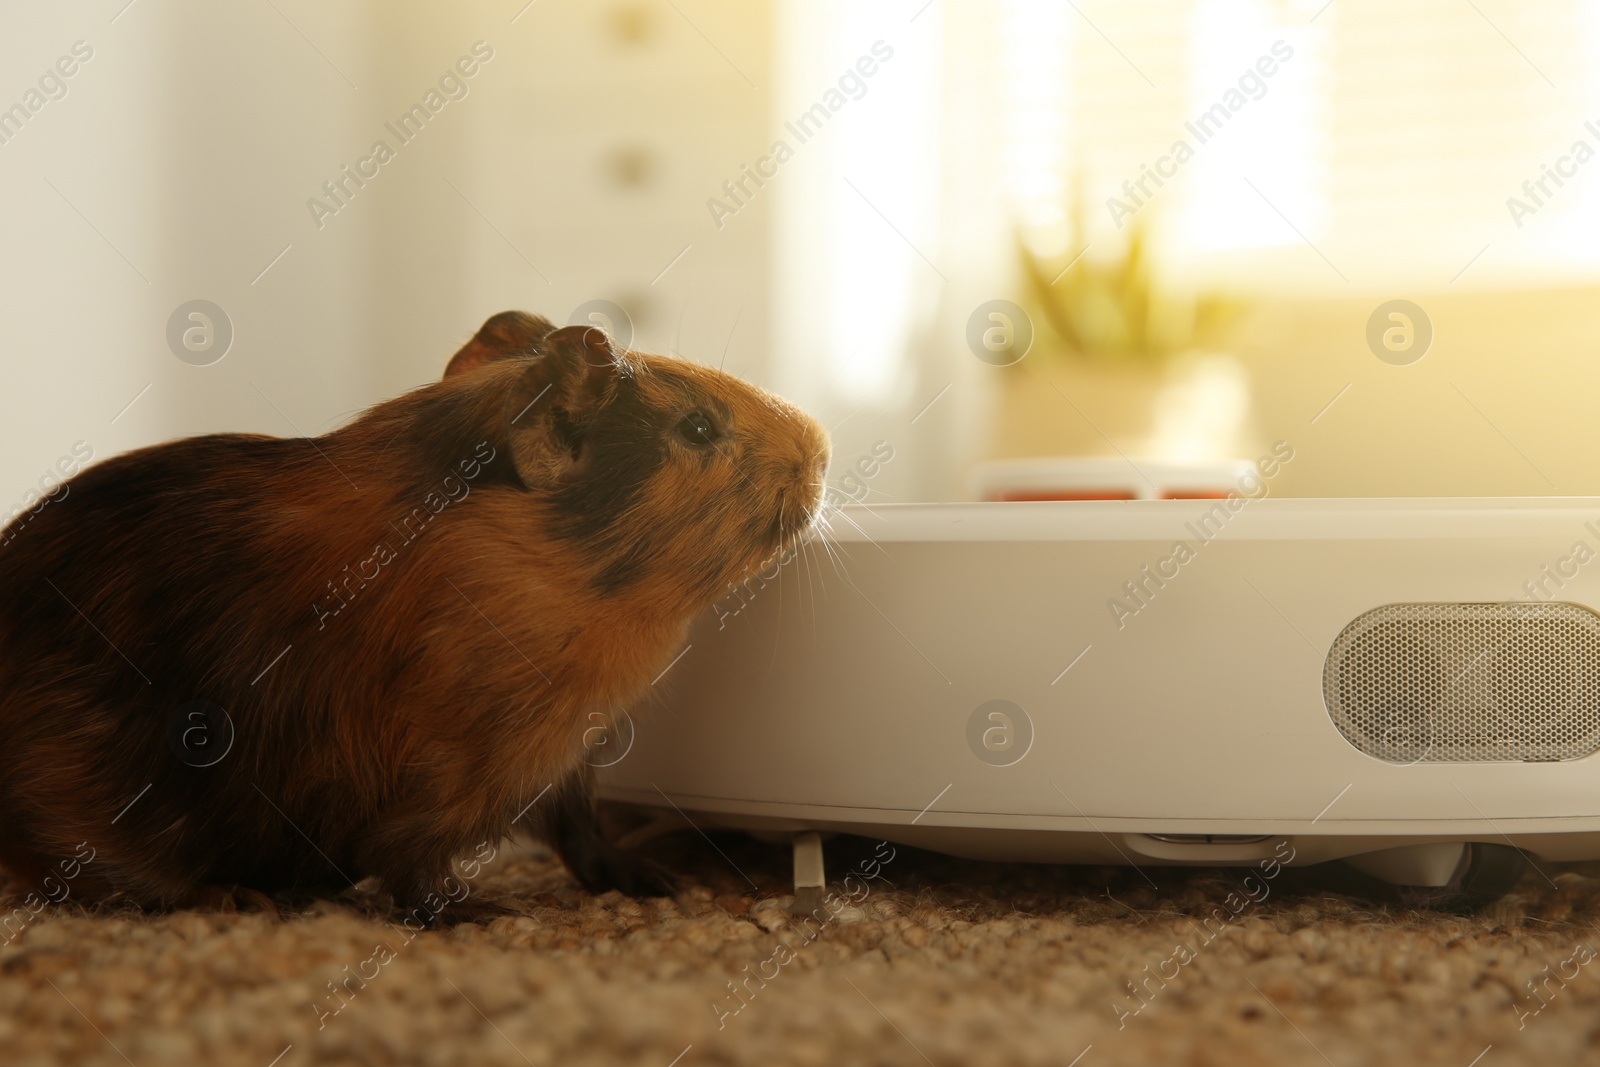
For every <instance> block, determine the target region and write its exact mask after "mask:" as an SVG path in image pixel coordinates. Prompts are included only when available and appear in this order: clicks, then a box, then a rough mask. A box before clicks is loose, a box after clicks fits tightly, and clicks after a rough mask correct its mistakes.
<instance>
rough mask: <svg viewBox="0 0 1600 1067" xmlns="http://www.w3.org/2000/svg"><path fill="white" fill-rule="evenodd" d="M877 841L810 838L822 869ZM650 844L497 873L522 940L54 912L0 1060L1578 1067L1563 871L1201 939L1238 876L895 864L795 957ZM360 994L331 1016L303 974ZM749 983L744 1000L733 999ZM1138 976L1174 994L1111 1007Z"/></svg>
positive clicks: (723, 848)
mask: <svg viewBox="0 0 1600 1067" xmlns="http://www.w3.org/2000/svg"><path fill="white" fill-rule="evenodd" d="M873 847H874V843H873V842H869V841H862V840H858V839H850V838H843V839H836V840H835V841H832V842H830V856H829V860H830V876H835V877H840V876H842V875H843V874H844V873H845V871H846V869H847V868H855V867H857V866H858V865H859V864H860V863H861V862H862V861H864V860H866V859H868V858H870V857H871V855H872V853H873ZM648 850H649V851H650V852H652V853H653V854H654V855H656V856H657V857H658V858H661V859H663V860H665V861H666V862H668V863H669V864H670V865H672V866H674V867H675V868H676V869H678V870H679V871H680V872H682V873H683V874H684V876H685V885H686V888H685V889H684V891H683V892H682V893H681V894H680V896H679V897H678V899H676V900H675V901H665V900H658V901H645V902H635V901H633V900H628V899H624V898H621V897H619V896H617V895H615V894H610V895H607V896H604V897H599V898H590V897H586V896H585V895H584V894H583V893H581V892H580V891H578V890H577V889H576V888H575V887H574V885H573V884H572V883H571V882H570V881H569V880H568V878H567V877H566V875H565V874H564V872H563V871H562V870H561V869H560V868H559V867H558V866H557V865H555V864H554V863H553V862H552V861H551V860H550V859H549V857H548V856H547V855H545V854H544V853H543V852H542V850H539V849H537V848H523V849H520V850H507V851H506V853H504V854H503V855H501V856H500V857H498V858H497V859H496V861H495V862H494V863H493V864H491V865H490V867H489V868H488V869H487V870H486V871H485V872H484V873H483V874H482V875H481V876H480V877H479V879H478V881H477V882H476V883H474V885H475V887H476V888H475V889H474V892H475V893H482V894H484V895H485V896H491V897H500V898H502V899H513V898H514V899H516V900H518V901H520V902H522V904H523V905H525V907H526V909H527V911H528V915H527V917H511V918H504V919H499V920H496V921H495V922H493V923H492V924H491V925H489V926H487V927H481V926H469V927H456V928H454V929H450V930H446V931H443V932H438V933H432V932H430V933H423V934H421V935H418V936H416V937H415V939H414V940H410V941H409V942H408V941H407V940H406V935H405V932H404V931H403V930H400V929H399V928H397V927H395V926H393V925H390V924H389V923H386V922H385V921H383V920H382V919H381V918H379V917H376V916H374V915H372V914H368V913H364V911H363V909H371V907H372V906H373V901H372V900H370V899H368V898H358V899H355V900H354V901H335V902H327V903H320V904H314V905H310V906H307V907H303V908H301V909H300V910H298V911H291V912H288V913H286V917H285V920H284V921H281V922H280V921H277V920H274V919H272V918H270V917H268V916H265V915H262V914H259V913H251V912H246V913H244V914H227V913H200V912H183V913H178V914H172V915H162V916H154V917H147V916H143V915H140V914H137V913H129V912H110V913H100V914H85V913H83V912H81V911H78V910H76V909H74V908H72V907H71V906H70V905H68V906H64V907H60V908H54V909H51V910H48V911H45V912H43V913H41V914H40V915H39V916H38V917H37V918H35V919H33V920H32V922H31V923H29V924H28V926H27V927H26V928H25V930H24V932H23V933H22V934H21V935H20V936H17V937H16V938H15V939H14V940H13V941H12V942H11V943H10V944H7V945H4V946H0V1064H4V1065H6V1067H12V1065H35V1064H37V1065H43V1064H94V1065H100V1064H108V1065H123V1064H129V1063H131V1064H133V1065H135V1067H157V1065H176V1064H207V1065H212V1064H217V1065H233V1064H244V1065H248V1067H268V1065H269V1064H272V1063H274V1060H275V1057H279V1056H280V1055H281V1059H278V1060H277V1061H276V1062H277V1064H278V1065H279V1067H299V1065H305V1064H352V1065H354V1064H390V1063H395V1064H430V1065H431V1064H438V1065H446V1064H461V1065H469V1064H470V1065H473V1067H498V1065H502V1064H503V1065H511V1067H519V1065H522V1064H528V1063H531V1064H536V1065H538V1067H547V1065H584V1064H618V1063H620V1064H639V1065H644V1067H668V1065H670V1064H673V1063H677V1064H679V1065H680V1067H693V1065H697V1064H734V1063H738V1064H791V1063H792V1064H844V1065H855V1064H885V1065H889V1064H895V1065H912V1067H916V1065H921V1064H929V1063H931V1064H935V1065H938V1067H947V1065H956V1064H1052V1065H1058V1067H1066V1065H1068V1064H1071V1063H1074V1062H1077V1063H1078V1064H1079V1067H1100V1065H1104V1064H1184V1065H1187V1064H1194V1065H1202V1064H1203V1065H1218V1067H1221V1065H1230V1067H1251V1065H1256V1064H1261V1065H1267V1064H1271V1065H1275V1067H1281V1065H1297V1064H1313V1065H1318V1067H1325V1065H1328V1064H1332V1065H1335V1067H1356V1065H1358V1064H1412V1063H1417V1064H1445V1065H1449V1067H1469V1065H1471V1064H1473V1063H1477V1064H1479V1067H1506V1065H1510V1064H1528V1065H1534V1064H1537V1065H1539V1067H1553V1065H1567V1064H1580V1063H1600V961H1595V962H1592V963H1590V962H1588V958H1589V956H1590V955H1591V953H1590V952H1589V951H1588V948H1589V947H1594V948H1600V934H1597V933H1596V919H1597V918H1600V916H1597V911H1600V907H1597V905H1600V878H1594V877H1590V876H1588V875H1587V874H1584V873H1579V872H1578V871H1575V870H1566V871H1557V870H1554V869H1549V870H1547V873H1548V874H1549V877H1550V879H1551V880H1546V878H1545V877H1544V876H1543V875H1541V874H1539V873H1535V872H1530V873H1529V875H1528V877H1527V878H1525V879H1524V881H1523V882H1522V884H1521V885H1520V886H1519V888H1518V890H1517V891H1516V892H1515V893H1514V894H1513V895H1512V896H1511V897H1509V898H1507V899H1506V900H1505V901H1503V902H1502V903H1500V904H1497V905H1495V906H1493V907H1492V908H1491V909H1489V910H1488V911H1486V912H1484V913H1481V914H1478V915H1474V916H1470V917H1455V916H1440V915H1433V914H1421V913H1416V912H1409V911H1406V910H1404V909H1401V908H1399V907H1397V906H1393V905H1383V904H1373V903H1370V902H1367V901H1364V900H1361V899H1358V898H1355V897H1350V896H1342V895H1340V894H1339V893H1337V892H1335V891H1334V890H1335V888H1337V886H1338V883H1336V882H1332V881H1330V880H1329V876H1328V875H1327V874H1326V873H1324V872H1319V871H1317V870H1306V871H1295V870H1288V871H1285V872H1284V873H1283V874H1282V875H1281V876H1280V877H1279V878H1278V879H1277V880H1276V881H1275V882H1273V883H1272V884H1271V893H1270V895H1269V896H1267V897H1266V898H1265V899H1263V900H1261V901H1260V902H1259V903H1250V904H1248V905H1247V906H1244V907H1243V908H1242V909H1241V910H1240V911H1239V913H1238V914H1237V916H1236V917H1233V918H1231V920H1229V921H1228V922H1227V923H1226V924H1223V923H1221V922H1220V921H1219V920H1215V919H1213V921H1212V923H1211V924H1210V925H1209V926H1206V927H1203V926H1202V925H1201V923H1202V921H1203V919H1204V917H1205V916H1207V915H1211V914H1213V912H1214V908H1215V907H1216V906H1217V905H1219V904H1223V903H1224V902H1225V901H1226V900H1227V898H1228V895H1229V893H1230V892H1234V891H1237V890H1238V889H1239V888H1240V885H1239V877H1240V876H1239V874H1230V873H1229V872H1227V871H1170V870H1169V871H1159V870H1151V871H1149V872H1148V873H1149V874H1150V876H1151V877H1152V878H1153V879H1154V881H1155V887H1154V888H1152V886H1151V885H1150V884H1149V883H1147V882H1146V881H1145V880H1144V878H1143V877H1142V876H1141V875H1140V874H1139V873H1137V872H1134V871H1130V870H1122V869H1116V870H1113V869H1106V868H1046V867H1013V866H1001V865H991V864H978V863H968V862H963V861H957V860H950V859H945V858H942V857H936V856H932V855H929V854H927V853H919V852H914V851H912V850H909V849H904V848H902V849H899V850H898V852H897V854H896V855H895V858H894V859H893V861H892V862H890V863H888V864H887V865H886V866H884V867H883V868H882V870H881V875H882V877H881V878H879V879H877V880H873V881H862V882H860V883H856V882H852V883H851V889H852V891H853V892H854V893H855V895H856V896H858V897H860V896H862V894H863V893H865V894H866V895H865V896H864V899H861V901H860V903H859V904H858V905H854V906H852V907H851V908H847V909H846V910H845V911H844V912H842V913H841V914H840V915H839V916H838V918H836V919H833V920H832V921H830V922H828V923H827V924H826V925H823V926H820V927H819V928H816V929H815V930H813V931H812V932H811V933H812V936H811V938H810V940H809V941H808V940H807V936H806V933H807V932H806V930H805V929H804V928H801V927H798V926H797V925H796V924H795V922H794V921H793V920H791V918H790V917H789V915H788V908H787V906H788V904H789V902H790V897H789V896H788V893H787V889H786V885H785V881H786V879H787V876H788V867H787V850H786V849H784V848H782V847H778V846H772V845H767V844H763V843H760V842H757V841H753V840H750V839H747V838H743V837H738V836H720V835H718V836H716V837H715V838H714V845H713V843H711V842H708V841H707V840H706V839H704V838H701V837H699V836H698V835H695V834H693V833H688V834H682V835H675V836H673V837H670V838H666V839H662V840H659V841H656V842H654V843H652V845H651V846H649V848H648ZM741 872H742V873H741ZM746 878H748V879H749V881H747V880H746ZM752 883H753V885H752ZM889 883H892V884H889ZM1234 899H1235V902H1237V901H1238V900H1240V899H1242V897H1236V898H1234ZM812 925H813V927H816V924H815V923H813V924H812ZM1207 930H1210V931H1212V936H1211V940H1210V941H1209V943H1206V942H1205V933H1206V931H1207ZM380 944H384V945H386V946H387V948H385V949H383V950H381V951H379V950H378V946H379V945H380ZM1180 945H1187V946H1188V949H1190V950H1193V952H1194V955H1193V958H1192V959H1190V958H1187V955H1188V953H1187V951H1184V952H1180V951H1178V948H1179V946H1180ZM784 946H790V947H788V948H786V947H784ZM1579 946H1584V947H1579ZM391 953H392V956H391ZM346 967H349V968H350V970H349V971H346V970H345V968H346ZM1146 967H1148V968H1149V970H1148V971H1146V969H1145V968H1146ZM747 968H748V969H747ZM1545 968H1548V970H1546V969H1545ZM357 971H360V972H362V973H364V974H366V975H369V976H372V977H371V980H370V981H367V982H365V984H364V985H362V984H361V983H360V981H359V980H358V979H352V980H350V982H349V988H350V989H351V990H353V993H347V994H345V997H344V1000H343V1002H342V1006H341V1001H340V1000H339V999H337V998H335V996H334V995H333V994H332V993H331V992H330V991H329V985H328V983H330V982H337V981H340V980H342V979H344V978H345V977H346V976H347V975H349V974H353V973H355V972H357ZM750 974H765V975H767V976H770V977H769V978H768V979H767V980H766V981H765V984H764V985H762V984H760V982H759V980H758V979H751V980H750V981H749V983H748V986H747V988H748V989H749V990H752V991H753V992H750V993H746V994H745V996H744V998H743V999H741V1000H735V999H734V998H733V996H732V994H730V992H729V986H728V983H729V982H730V981H732V980H736V979H739V980H742V979H744V978H746V976H748V975H750ZM1152 974H1165V975H1167V976H1171V977H1170V980H1166V981H1165V982H1164V984H1163V981H1162V979H1160V978H1149V979H1148V983H1147V985H1146V988H1147V989H1148V990H1150V991H1151V992H1148V993H1147V994H1146V996H1147V997H1148V998H1149V999H1148V1002H1147V1003H1146V1002H1141V1001H1139V1000H1135V999H1134V998H1133V995H1132V994H1131V993H1129V991H1128V989H1127V986H1126V983H1128V982H1138V981H1141V980H1145V979H1147V978H1148V976H1149V975H1152ZM1563 974H1564V975H1565V976H1566V981H1565V982H1563V980H1562V977H1561V976H1562V975H1563ZM1536 977H1537V978H1539V979H1540V984H1539V986H1538V988H1539V991H1540V994H1541V997H1542V1000H1543V1001H1544V1002H1547V1006H1544V1007H1542V1008H1541V1000H1540V999H1535V997H1534V996H1533V994H1532V993H1530V992H1529V990H1528V988H1527V987H1526V985H1525V983H1526V982H1527V981H1528V980H1529V979H1531V978H1536ZM1141 1003H1144V1006H1143V1007H1142V1009H1140V1010H1139V1011H1138V1012H1137V1014H1127V1015H1124V1016H1122V1017H1121V1019H1120V1026H1119V1012H1132V1010H1133V1009H1134V1008H1136V1007H1138V1006H1139V1005H1140V1004H1141ZM335 1007H338V1008H339V1009H340V1010H338V1012H337V1014H335V1013H334V1012H333V1008H335ZM735 1007H738V1008H739V1010H738V1012H737V1014H733V1009H734V1008H735ZM1535 1009H1538V1010H1537V1014H1534V1011H1535ZM1519 1012H1523V1013H1526V1014H1524V1015H1523V1017H1522V1018H1521V1019H1520V1020H1519V1017H1518V1013H1519ZM719 1017H720V1025H719ZM1491 1046H1492V1047H1491ZM286 1049H287V1051H285V1050H286ZM1085 1049H1087V1050H1088V1051H1087V1052H1085ZM1485 1049H1487V1050H1488V1051H1487V1052H1485ZM1480 1056H1481V1059H1479V1058H1478V1057H1480ZM1077 1057H1081V1058H1078V1059H1076V1061H1075V1058H1077Z"/></svg>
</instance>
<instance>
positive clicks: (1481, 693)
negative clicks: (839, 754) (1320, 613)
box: [1322, 603, 1600, 763]
mask: <svg viewBox="0 0 1600 1067" xmlns="http://www.w3.org/2000/svg"><path fill="white" fill-rule="evenodd" d="M1322 695H1323V699H1324V700H1325V701H1326V703H1327V705H1328V715H1329V716H1330V717H1331V718H1332V719H1333V722H1334V725H1335V726H1337V727H1338V728H1339V732H1340V733H1342V734H1343V735H1344V736H1345V740H1347V741H1349V742H1350V743H1351V744H1352V745H1355V746H1356V747H1357V748H1359V749H1360V750H1361V751H1363V752H1365V753H1367V754H1368V755H1372V756H1376V757H1377V758H1378V759H1381V760H1388V761H1390V762H1391V763H1468V762H1482V761H1520V760H1568V759H1579V758H1581V757H1583V756H1588V755H1590V754H1592V753H1594V752H1595V751H1596V750H1600V616H1596V615H1595V613H1594V612H1592V611H1590V610H1589V609H1588V608H1585V607H1580V606H1579V605H1577V604H1566V603H1544V604H1541V603H1507V604H1388V605H1385V606H1384V607H1381V608H1374V609H1373V610H1372V611H1369V612H1367V613H1366V614H1364V615H1361V616H1360V617H1358V618H1357V619H1356V620H1355V621H1354V622H1352V623H1351V624H1350V625H1349V626H1346V627H1345V628H1344V632H1342V633H1341V634H1339V637H1338V639H1337V640H1335V641H1334V642H1333V648H1332V649H1330V650H1329V652H1328V659H1327V662H1326V664H1325V665H1324V667H1323V672H1322Z"/></svg>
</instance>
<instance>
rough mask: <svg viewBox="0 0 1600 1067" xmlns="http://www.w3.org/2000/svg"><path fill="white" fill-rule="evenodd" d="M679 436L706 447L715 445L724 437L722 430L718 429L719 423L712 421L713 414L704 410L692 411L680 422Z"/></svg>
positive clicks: (690, 442) (692, 443) (693, 443)
mask: <svg viewBox="0 0 1600 1067" xmlns="http://www.w3.org/2000/svg"><path fill="white" fill-rule="evenodd" d="M678 436H679V437H681V438H683V439H684V440H685V441H687V442H688V443H689V444H691V445H695V446H697V447H700V448H705V447H707V446H708V445H714V444H716V443H717V441H718V440H719V439H720V438H721V437H722V431H721V430H719V429H717V424H716V423H714V422H712V421H711V416H710V415H707V414H706V413H705V412H704V411H698V410H696V411H691V412H689V414H687V415H685V416H684V417H683V421H682V422H680V423H678Z"/></svg>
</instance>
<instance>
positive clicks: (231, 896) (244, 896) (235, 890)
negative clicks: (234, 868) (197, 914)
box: [180, 885, 283, 922]
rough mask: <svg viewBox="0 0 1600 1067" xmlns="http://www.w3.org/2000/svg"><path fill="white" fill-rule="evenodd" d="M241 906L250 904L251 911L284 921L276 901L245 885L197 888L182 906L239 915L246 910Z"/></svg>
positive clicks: (184, 899) (185, 898)
mask: <svg viewBox="0 0 1600 1067" xmlns="http://www.w3.org/2000/svg"><path fill="white" fill-rule="evenodd" d="M241 904H248V905H250V909H251V910H254V911H260V912H264V913H265V914H267V915H269V916H271V917H272V918H274V919H276V920H278V921H279V922H282V921H283V912H282V911H280V910H279V909H278V904H277V902H276V901H274V900H273V899H272V898H271V897H269V896H267V894H265V893H263V892H262V891H261V890H259V889H251V888H250V887H249V886H243V885H200V886H196V887H195V888H194V889H193V890H191V891H190V892H189V893H188V894H187V895H186V896H185V897H184V898H183V900H182V901H181V904H180V906H181V907H185V908H197V909H199V910H201V911H220V912H224V913H226V914H229V915H237V914H238V913H239V912H240V911H241V910H244V909H242V908H241V907H240V905H241Z"/></svg>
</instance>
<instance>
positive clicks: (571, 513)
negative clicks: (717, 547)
mask: <svg viewBox="0 0 1600 1067" xmlns="http://www.w3.org/2000/svg"><path fill="white" fill-rule="evenodd" d="M671 417H672V416H671V415H670V414H669V413H664V412H660V411H655V410H652V409H651V408H650V407H649V406H647V405H646V404H645V403H644V399H643V398H642V397H641V396H640V394H639V387H638V383H637V382H636V381H635V380H634V379H632V378H624V379H621V380H620V381H619V382H618V387H617V393H616V396H615V397H614V398H613V399H612V401H611V402H610V403H609V404H607V405H606V406H605V407H604V408H603V409H601V411H600V412H599V413H598V414H597V416H596V417H595V418H594V419H592V420H591V421H590V422H589V423H588V424H586V425H582V426H574V427H573V428H572V430H571V433H572V435H573V437H574V439H575V443H576V445H577V447H578V449H579V450H580V452H581V454H582V455H583V457H584V458H583V471H582V474H581V475H579V476H578V477H577V478H575V479H574V480H573V481H571V482H570V483H568V484H567V485H564V486H562V487H561V488H560V489H558V490H557V491H556V492H555V493H554V494H553V496H552V503H553V504H554V505H555V509H556V519H555V522H554V531H555V533H556V534H557V536H559V537H562V538H565V539H567V540H569V541H574V542H578V543H580V544H581V545H582V546H583V547H584V548H585V549H586V550H587V551H589V552H591V553H595V552H598V553H599V554H600V555H602V556H604V557H605V558H606V559H607V560H608V563H607V565H606V567H605V568H604V570H603V571H602V573H601V575H600V578H599V579H598V583H597V584H598V585H599V588H600V590H601V592H606V593H611V592H616V591H617V590H618V589H620V588H622V587H624V586H626V585H628V584H629V583H630V582H632V581H633V580H635V579H636V578H637V577H638V576H639V575H640V574H641V573H643V572H644V571H645V570H646V569H647V568H648V567H649V565H650V563H651V559H650V553H649V550H648V548H647V547H646V546H648V545H649V543H650V542H651V541H652V540H653V539H655V538H658V537H660V536H661V531H660V530H659V529H646V528H644V524H643V521H642V520H640V521H639V522H637V523H629V522H628V521H627V520H628V517H629V513H630V511H632V510H633V509H634V508H635V507H636V505H637V504H638V503H639V500H640V498H641V497H642V496H643V494H644V492H645V489H646V487H647V486H648V485H649V484H650V480H651V479H652V478H653V477H655V474H656V472H657V471H659V470H660V469H661V467H662V465H663V464H664V463H666V461H667V444H666V442H665V441H664V440H663V432H664V431H665V429H666V422H667V420H668V419H669V418H671Z"/></svg>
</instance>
